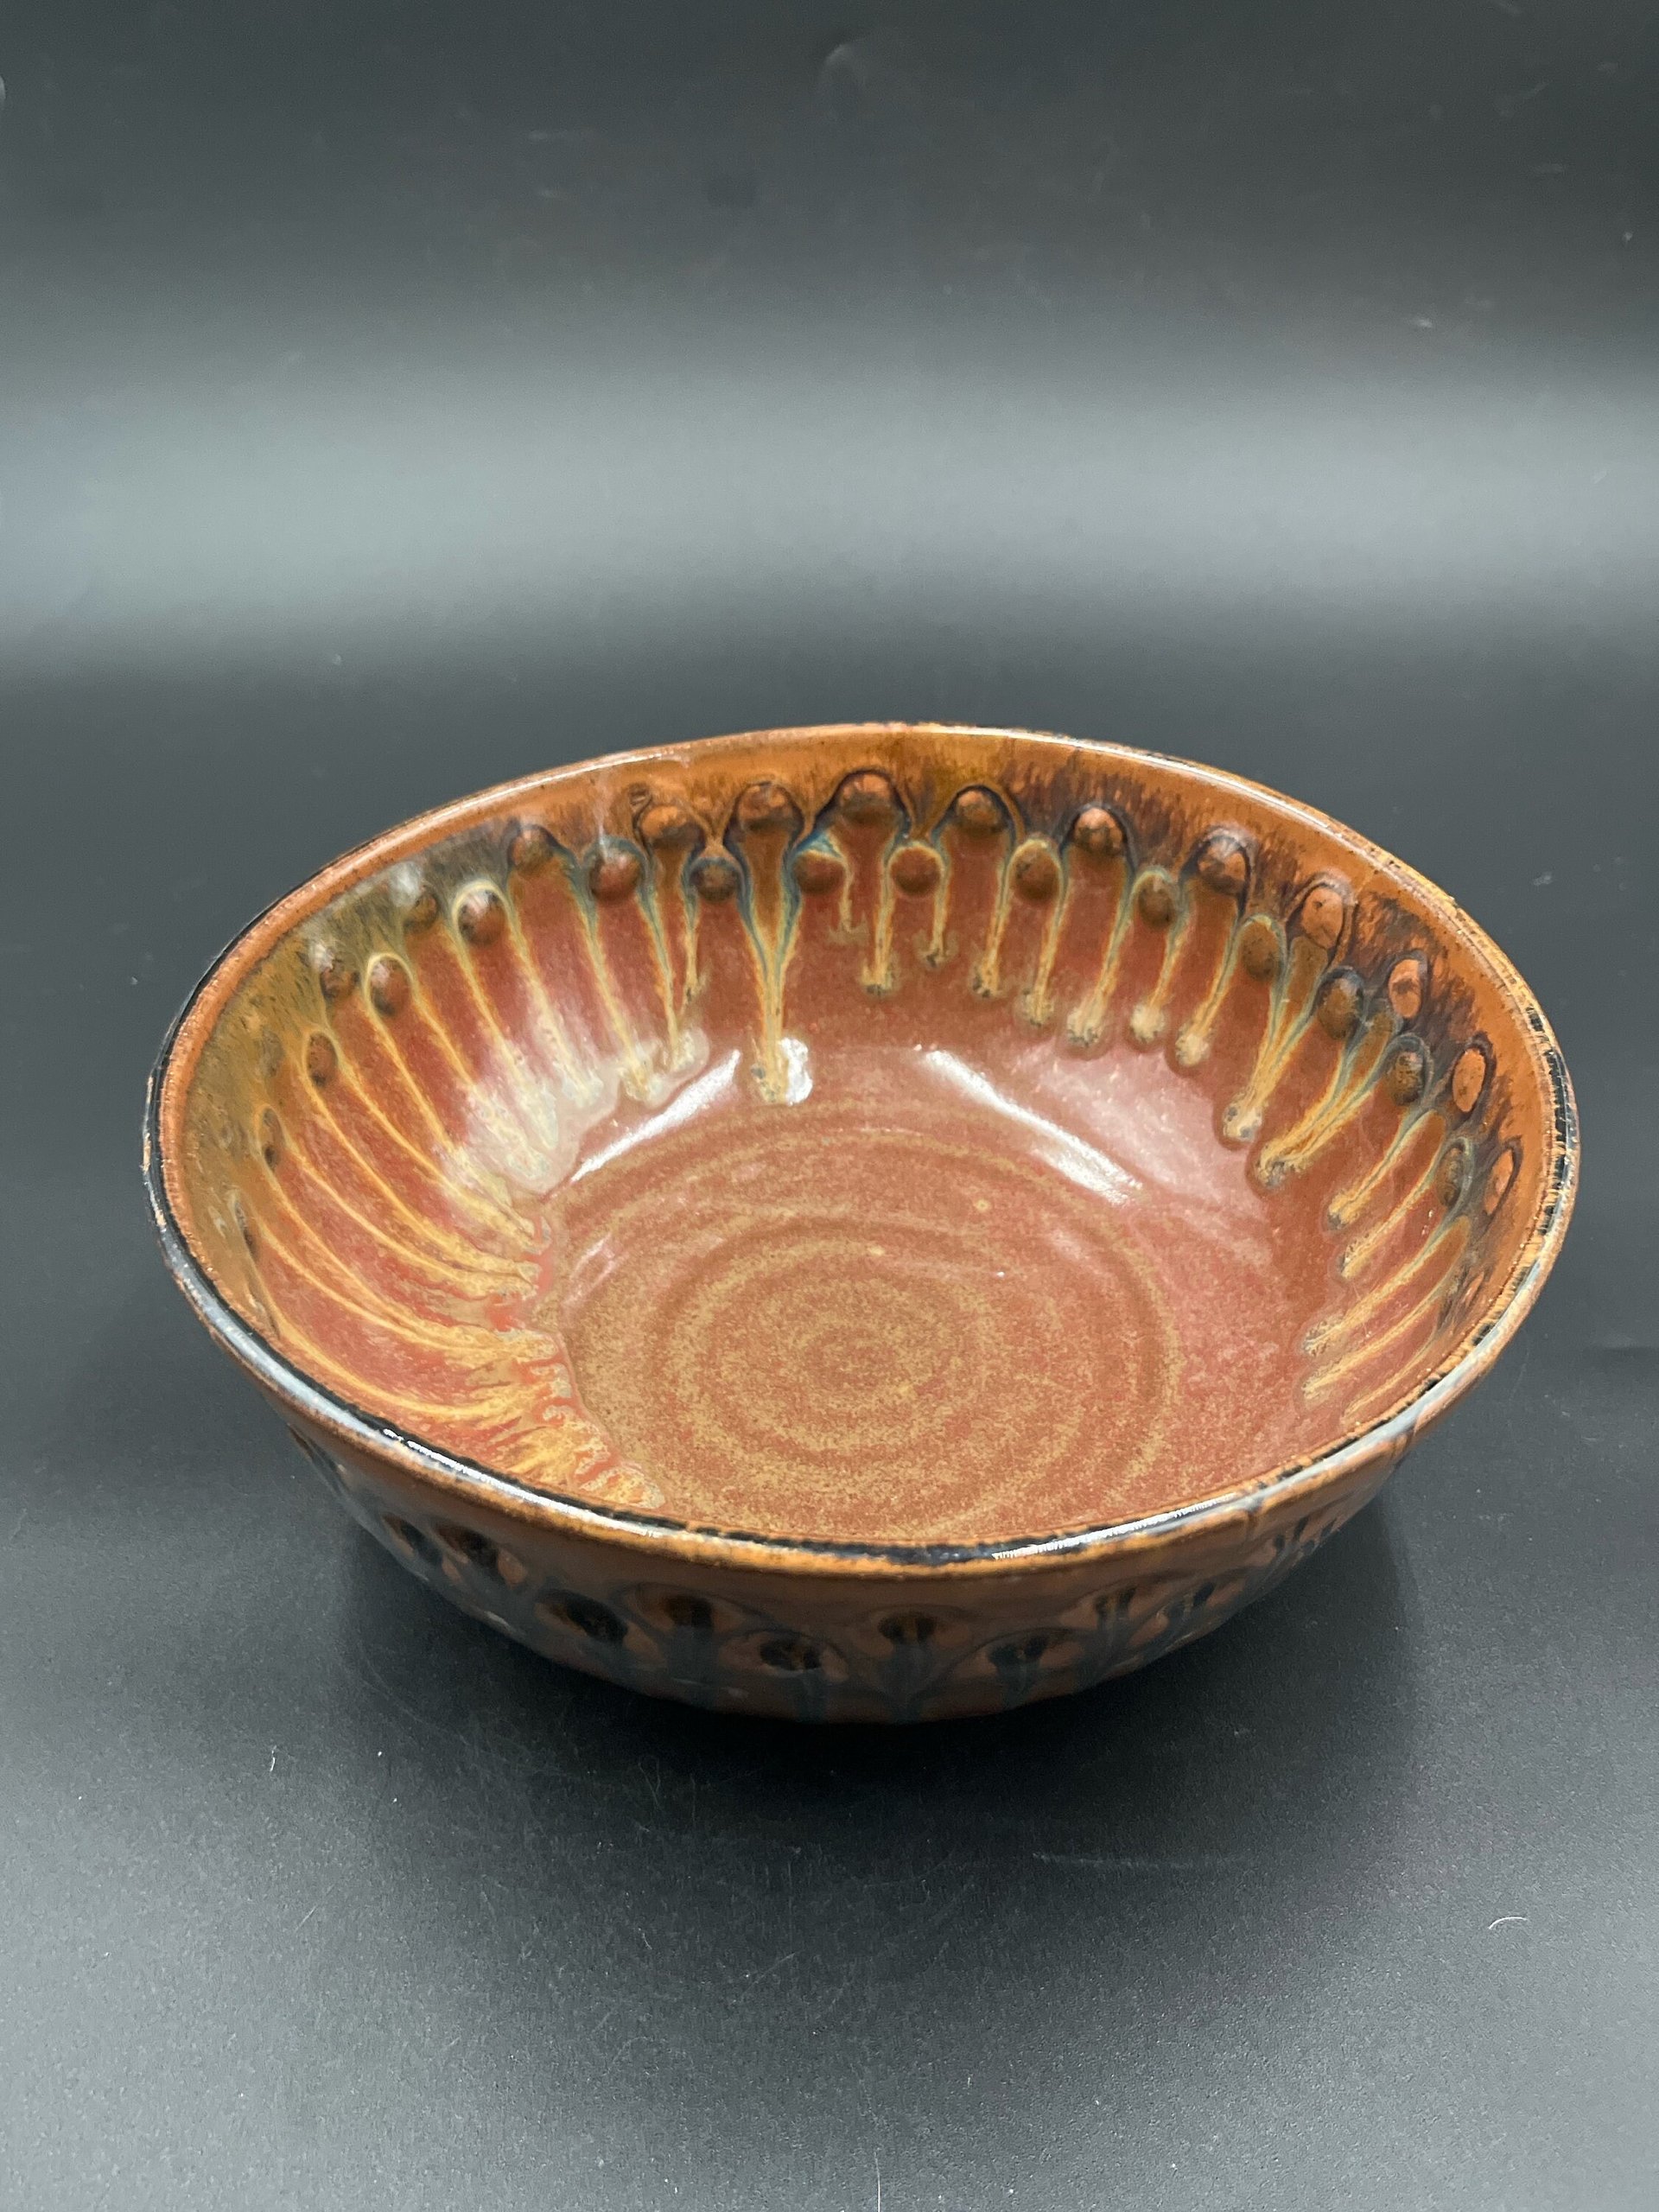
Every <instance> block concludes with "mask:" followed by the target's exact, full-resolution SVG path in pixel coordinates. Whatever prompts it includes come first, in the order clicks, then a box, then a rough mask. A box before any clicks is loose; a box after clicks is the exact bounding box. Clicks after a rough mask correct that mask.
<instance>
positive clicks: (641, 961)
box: [146, 725, 1575, 1719]
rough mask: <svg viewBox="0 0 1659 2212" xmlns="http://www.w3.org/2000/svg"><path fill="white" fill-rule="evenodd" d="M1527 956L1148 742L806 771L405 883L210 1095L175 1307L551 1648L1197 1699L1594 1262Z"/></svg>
mask: <svg viewBox="0 0 1659 2212" xmlns="http://www.w3.org/2000/svg"><path fill="white" fill-rule="evenodd" d="M1574 1149H1575V1139H1574V1128H1573V1106H1572V1097H1571V1091H1570V1089H1569V1086H1568V1084H1567V1076H1566V1071H1565V1070H1564V1068H1563V1067H1562V1065H1561V1061H1560V1055H1559V1052H1557V1051H1556V1049H1555V1046H1554V1041H1553V1039H1551V1036H1550V1033H1549V1031H1548V1027H1547V1025H1546V1023H1545V1021H1544V1020H1543V1017H1542V1015H1541V1013H1540V1012H1539V1010H1538V1008H1537V1007H1536V1005H1535V1001H1533V999H1532V997H1531V995H1530V994H1529V992H1528V990H1527V989H1526V987H1525V986H1524V984H1522V982H1521V980H1520V978H1519V977H1518V976H1516V974H1515V972H1514V970H1513V969H1512V968H1511V967H1510V965H1509V963H1508V962H1507V961H1505V959H1504V958H1503V955H1502V954H1501V953H1500V952H1499V951H1498V950H1497V948H1496V947H1495V946H1494V945H1493V944H1491V942H1490V940H1489V939H1487V938H1485V937H1484V935H1483V934H1482V932H1481V931H1479V930H1478V929H1477V928H1476V927H1475V926H1474V925H1473V924H1471V922H1470V920H1469V919H1468V918H1467V916H1465V915H1464V914H1463V913H1462V912H1459V909H1458V908H1457V907H1456V906H1454V905H1453V904H1452V901H1451V900H1450V899H1447V898H1446V897H1445V895H1444V894H1443V893H1440V892H1439V891H1437V890H1435V889H1434V888H1433V886H1431V885H1429V884H1428V883H1427V882H1425V881H1424V880H1423V879H1422V878H1421V877H1420V876H1418V875H1416V874H1414V872H1413V871H1412V870H1411V869H1409V868H1406V867H1405V866H1404V865H1403V864H1402V863H1401V862H1400V861H1395V860H1393V859H1391V858H1389V856H1388V855H1386V854H1383V853H1382V852H1380V851H1379V850H1378V849H1376V847H1374V846H1372V845H1370V844H1369V843H1367V842H1365V841H1364V840H1363V839H1362V838H1360V837H1358V836H1355V835H1354V834H1353V833H1352V832H1351V831H1349V830H1346V829H1342V828H1340V827H1339V826H1338V824H1336V823H1332V822H1331V821H1329V820H1327V819H1326V818H1325V817H1323V816H1320V815H1319V814H1317V813H1315V812H1313V810H1310V809H1308V808H1306V807H1303V806H1300V805H1298V804H1294V802H1292V801H1290V800H1287V799H1285V798H1280V797H1278V796H1276V795H1275V794H1274V793H1272V792H1269V791H1263V790H1262V789H1260V788H1258V787H1256V786H1255V785H1249V784H1247V783H1244V782H1243V781H1241V780H1240V779H1236V778H1235V777H1230V776H1225V775H1222V774H1219V773H1217V772H1213V771H1211V770H1208V769H1204V768H1200V767H1197V766H1192V765H1190V764H1187V763H1183V762H1179V761H1174V760H1166V759H1162V758H1159V757H1155V756H1151V755H1147V754H1142V753H1135V752H1132V751H1130V750H1128V749H1127V748H1125V747H1116V746H1091V745H1079V744H1076V743H1073V742H1071V741H1068V740H1065V739H1061V738H1057V737H1048V736H1039V735H1034V734H1023V733H1016V732H1006V731H1001V732H999V731H981V730H971V729H961V728H940V727H931V726H930V727H913V728H912V727H893V726H885V725H883V726H871V727H854V728H827V729H817V730H795V731H782V732H778V731H772V732H766V733H762V734H757V735H753V736H745V737H734V738H722V739H714V740H709V741H704V742H702V743H700V744H695V745H689V746H683V747H676V748H673V749H671V750H664V751H663V752H661V753H639V754H634V755H632V756H627V757H624V758H620V759H614V760H603V761H598V762H593V763H587V764H584V765H582V766H577V767H573V768H565V769H559V770H556V771H552V772H549V773H546V774H544V775H541V776H537V777H533V778H531V779H527V780H526V781H524V782H522V783H519V784H516V785H509V786H505V787H504V788H502V789H499V790H497V791H487V792H485V793H482V794H480V796H478V797H476V798H470V799H467V800H464V801H462V802H461V803H460V804H456V805H454V806H450V807H447V808H444V809H442V810H439V811H437V812H435V813H433V814H430V815H428V816H425V817H422V818H421V819H419V820H418V821H416V822H413V823H409V824H407V825H405V826H404V828H402V829H396V830H393V831H391V832H389V833H388V834H387V835H386V836H384V837H381V838H378V839H377V840H376V841H375V842H373V843H372V844H370V845H367V846H365V847H363V848H362V849H360V850H359V851H357V852H355V853H353V854H350V855H347V856H346V858H344V859H343V860H340V861H337V862H335V863H334V866H333V867H331V868H327V869H325V870H324V871H323V872H322V873H321V874H320V875H318V876H316V877H315V878H314V879H313V880H311V881H310V882H309V883H308V884H305V885H304V886H302V887H301V888H300V889H299V890H297V891H296V892H294V893H292V894H290V896H289V897H288V898H287V899H283V900H282V901H281V902H280V903H279V904H278V905H277V906H274V907H273V908H272V909H271V910H270V912H268V913H266V914H265V915H264V916H263V917H262V918H260V919H259V920H258V921H257V922H255V923H254V924H253V925H251V927H250V928H249V929H248V930H247V931H245V933H244V934H243V935H242V936H241V937H240V938H238V939H237V940H236V942H235V943H234V944H232V946H231V947H230V949H229V950H227V951H226V953H225V954H224V955H223V956H222V957H221V958H220V959H219V962H218V963H217V964H216V965H215V966H214V967H213V969H212V970H211V971H210V973H209V974H208V976H207V978H206V979H205V981H204V982H202V984H201V985H200V987H199V988H198V990H197V991H196V993H195V995H194V997H193V998H192V1000H191V1001H190V1002H189V1004H188V1006H187V1007H186V1008H185V1010H184V1012H183V1013H182V1014H181V1016H180V1018H179V1020H178V1022H177V1023H176V1024H175V1028H174V1030H173V1033H172V1034H171V1035H170V1037H169V1038H168V1042H167V1044H166V1046H165V1047H164V1049H163V1052H162V1058H161V1062H160V1064H159V1066H158V1068H157V1071H156V1076H155V1077H154V1078H153V1080H152V1084H151V1091H150V1100H149V1122H148V1128H147V1135H146V1176H147V1179H148V1184H149V1192H150V1197H151V1200H152V1204H153V1205H154V1208H155V1211H156V1217H157V1221H158V1224H159V1226H160V1229H161V1233H162V1243H163V1247H164V1249H165V1251H166V1255H167V1257H168V1262H169V1264H170V1265H171V1267H172V1268H173V1271H174V1273H175V1275H176V1277H177V1278H178V1280H179V1281H180V1283H181V1287H183V1288H184V1290H185V1292H186V1294H187V1295H188V1297H189V1299H190V1300H191V1301H192V1303H193V1304H194V1306H195V1308H196V1310H197V1312H198V1313H200V1316H201V1318H202V1319H203V1320H204V1321H205V1322H206V1323H207V1325H208V1327H209V1328H210V1330H212V1332H213V1334H214V1335H215V1336H216V1337H217V1338H219V1341H220V1342H221V1343H222V1344H225V1345H226V1348H227V1349H228V1350H229V1351H231V1352H232V1354H233V1355H234V1356H235V1357H237V1358H238V1360H239V1361H240V1362H241V1363H243V1364H244V1365H245V1367H246V1368H247V1369H248V1370H249V1371H250V1372H251V1374H252V1376H253V1377H254V1379H255V1381H256V1382H257V1383H259V1384H260V1386H261V1387H262V1388H263V1389H264V1391H265V1392H266V1393H267V1395H269V1396H270V1397H271V1398H273V1399H274V1400H275V1401H276V1402H277V1406H278V1408H279V1409H280V1410H281V1412H282V1413H283V1417H284V1418H285V1419H286V1420H287V1421H289V1425H290V1426H291V1427H292V1428H293V1429H294V1432H295V1433H296V1436H297V1437H298V1439H299V1440H300V1441H301V1443H302V1446H304V1448H305V1449H306V1450H307V1452H308V1453H309V1454H310V1456H311V1457H312V1458H313V1459H314V1460H315V1462H316V1464H317V1465H319V1467H320V1468H321V1470H322V1471H323V1472H324V1473H325V1475H326V1476H327V1479H328V1480H329V1481H330V1483H331V1484H332V1485H333V1486H334V1488H335V1490H336V1491H338V1493H339V1494H340V1497H342V1499H343V1500H344V1502H345V1503H346V1505H347V1506H348V1508H349V1509H350V1510H351V1511H352V1512H353V1514H354V1515H355V1516H356V1517H357V1518H358V1519H359V1521H361V1522H363V1523H364V1525H365V1526H366V1527H367V1528H369V1529H371V1530H372V1531H373V1533H374V1534H375V1535H377V1536H378V1537H379V1538H380V1539H381V1540H382V1541H385V1542H386V1543H388V1544H389V1545H391V1548H393V1549H394V1550H395V1551H396V1552H397V1554H399V1555H400V1556H401V1557H402V1558H403V1559H404V1561H405V1562H406V1564H408V1565H409V1566H410V1567H412V1568H413V1569H414V1570H415V1571H416V1573H419V1574H421V1575H423V1577H425V1578H426V1579H427V1580H429V1581H431V1582H433V1583H435V1585H436V1586H438V1587H440V1588H442V1590H443V1591H444V1592H446V1593H447V1594H448V1595H449V1596H450V1597H452V1598H453V1599H455V1600H456V1602H458V1603H459V1604H461V1605H463V1606H465V1607H466V1608H467V1610H469V1611H473V1612H474V1613H476V1614H478V1615H480V1617H482V1618H485V1619H486V1620H488V1621H490V1622H492V1623H493V1624H494V1625H496V1626H497V1627H499V1628H501V1629H504V1630H506V1631H507V1632H508V1633H509V1634H512V1635H513V1636H516V1637H520V1638H522V1639H523V1640H524V1641H525V1642H527V1643H531V1644H532V1645H534V1646H535V1647H536V1648H537V1649H540V1650H542V1651H544V1652H546V1653H547V1654H548V1655H549V1656H552V1657H555V1658H557V1659H561V1660H564V1661H566V1662H569V1663H572V1664H575V1665H577V1666H581V1667H585V1668H587V1669H589V1670H590V1671H594V1672H597V1673H601V1674H603V1675H607V1676H609V1677H611V1678H612V1679H613V1680H615V1681H622V1682H626V1683H630V1684H632V1685H634V1686H636V1687H638V1688H642V1689H646V1690H652V1691H656V1692H659V1693H663V1694H671V1695H676V1696H679V1697H683V1698H686V1699H690V1700H693V1701H695V1702H697V1703H699V1704H703V1705H710V1706H718V1707H727V1708H730V1709H734V1710H740V1711H750V1712H764V1713H784V1714H794V1715H798V1716H799V1717H802V1718H845V1719H873V1718H890V1719H917V1718H926V1717H934V1716H943V1715H947V1714H956V1713H971V1712H976V1711H982V1710H987V1709H991V1708H1000V1707H1006V1706H1007V1705H1010V1704H1017V1703H1019V1702H1020V1701H1022V1700H1025V1699H1027V1698H1030V1697H1035V1696H1040V1695H1045V1694H1053V1693H1055V1692H1058V1691H1062V1690H1067V1689H1072V1688H1079V1687H1081V1686H1083V1685H1084V1684H1086V1683H1089V1682H1092V1681H1098V1680H1100V1679H1101V1678H1102V1677H1103V1676H1104V1675H1110V1674H1113V1673H1116V1672H1119V1671H1122V1669H1126V1668H1128V1667H1132V1666H1135V1665H1139V1664H1141V1663H1143V1662H1145V1661H1146V1660H1147V1659H1148V1658H1151V1657H1154V1656H1157V1655H1158V1654H1159V1653H1160V1652H1161V1651H1164V1650H1167V1649H1172V1648H1173V1646H1174V1645H1176V1644H1178V1643H1183V1642H1185V1641H1186V1640H1187V1639H1188V1638H1190V1637H1192V1636H1195V1635H1198V1634H1199V1633H1201V1632H1202V1631H1203V1630H1205V1629H1208V1628H1210V1627H1212V1626H1214V1625H1215V1624H1217V1622H1218V1621H1219V1620H1221V1619H1223V1618H1225V1617H1226V1615H1227V1614H1228V1613H1230V1611H1234V1610H1235V1609H1236V1607H1237V1606H1238V1605H1241V1604H1243V1603H1244V1602H1245V1601H1246V1600H1247V1599H1249V1598H1251V1597H1254V1596H1255V1595H1256V1594H1258V1593H1259V1592H1261V1591H1262V1590H1263V1589H1265V1588H1267V1587H1268V1586H1270V1584H1271V1583H1272V1582H1273V1581H1274V1580H1277V1579H1278V1577H1279V1576H1280V1575H1281V1574H1282V1573H1284V1572H1285V1571H1286V1570H1287V1568H1288V1567H1290V1566H1292V1565H1294V1562H1295V1561H1296V1560H1298V1559H1300V1558H1302V1557H1304V1556H1306V1554H1307V1552H1308V1551H1310V1550H1311V1549H1312V1548H1313V1546H1314V1545H1315V1544H1317V1543H1318V1542H1319V1541H1320V1540H1321V1539H1322V1538H1323V1537H1324V1536H1325V1535H1327V1534H1328V1533H1329V1532H1330V1531H1331V1530H1332V1529H1334V1528H1336V1527H1337V1526H1338V1525H1339V1524H1340V1523H1341V1522H1343V1521H1344V1520H1345V1519H1346V1518H1347V1517H1348V1516H1350V1515H1351V1514H1352V1513H1353V1512H1355V1511H1356V1510H1357V1509H1358V1508H1359V1506H1360V1505H1362V1504H1363V1503H1364V1502H1365V1500H1366V1499H1367V1498H1368V1497H1370V1495H1371V1494H1372V1493H1373V1492H1374V1491H1376V1488H1377V1487H1378V1485H1379V1484H1380V1483H1381V1482H1382V1481H1383V1478H1384V1477H1385V1476H1386V1474H1387V1473H1388V1471H1389V1469H1390V1468H1391V1467H1392V1466H1393V1465H1395V1464H1397V1462H1398V1460H1399V1459H1400V1457H1401V1455H1402V1452H1404V1451H1405V1449H1406V1448H1407V1446H1408V1444H1409V1443H1410V1441H1411V1440H1412V1439H1413V1437H1414V1435H1415V1434H1416V1433H1418V1432H1419V1431H1420V1430H1421V1427H1423V1425H1424V1424H1425V1423H1426V1422H1427V1421H1430V1420H1432V1419H1433V1418H1434V1417H1436V1416H1437V1415H1438V1414H1440V1413H1441V1412H1443V1411H1444V1410H1445V1408H1446V1407H1447V1406H1448V1405H1450V1404H1451V1403H1452V1401H1453V1400H1454V1399H1455V1398H1456V1397H1458V1396H1459V1395H1461V1393H1462V1392H1463V1391H1464V1390H1465V1389H1467V1388H1468V1387H1469V1386H1470V1385H1471V1383H1473V1382H1474V1381H1475V1380H1476V1379H1477V1378H1478V1376H1479V1375H1480V1374H1481V1373H1482V1372H1484V1370H1485V1368H1486V1367H1487V1366H1489V1365H1490V1364H1491V1361H1492V1359H1493V1358H1494V1357H1496V1356H1497V1352H1498V1351H1499V1350H1500V1349H1501V1348H1502V1346H1503V1344H1504V1343H1505V1342H1506V1341H1507V1339H1508V1338H1509V1336H1510V1334H1511V1333H1512V1332H1513V1331H1514V1329H1515V1328H1516V1325H1518V1323H1519V1321H1520V1320H1521V1319H1522V1315H1523V1314H1524V1313H1525V1311H1526V1309H1527V1308H1528V1306H1529V1305H1530V1303H1531V1301H1532V1299H1533V1298H1534V1296H1535V1294H1536V1292H1537V1289H1538V1287H1539V1285H1540V1283H1541V1280H1542V1278H1543V1275H1544V1274H1545V1273H1546V1272H1547V1271H1548V1267H1549V1265H1550V1263H1551V1262H1552V1261H1553V1258H1554V1253H1555V1250H1556V1249H1557V1247H1558V1245H1559V1243H1560V1237H1561V1236H1562V1234H1563V1232H1564V1230H1565V1228H1566V1224H1567V1214H1568V1211H1569V1210H1570V1205H1571V1198H1572V1192H1573V1172H1574Z"/></svg>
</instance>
